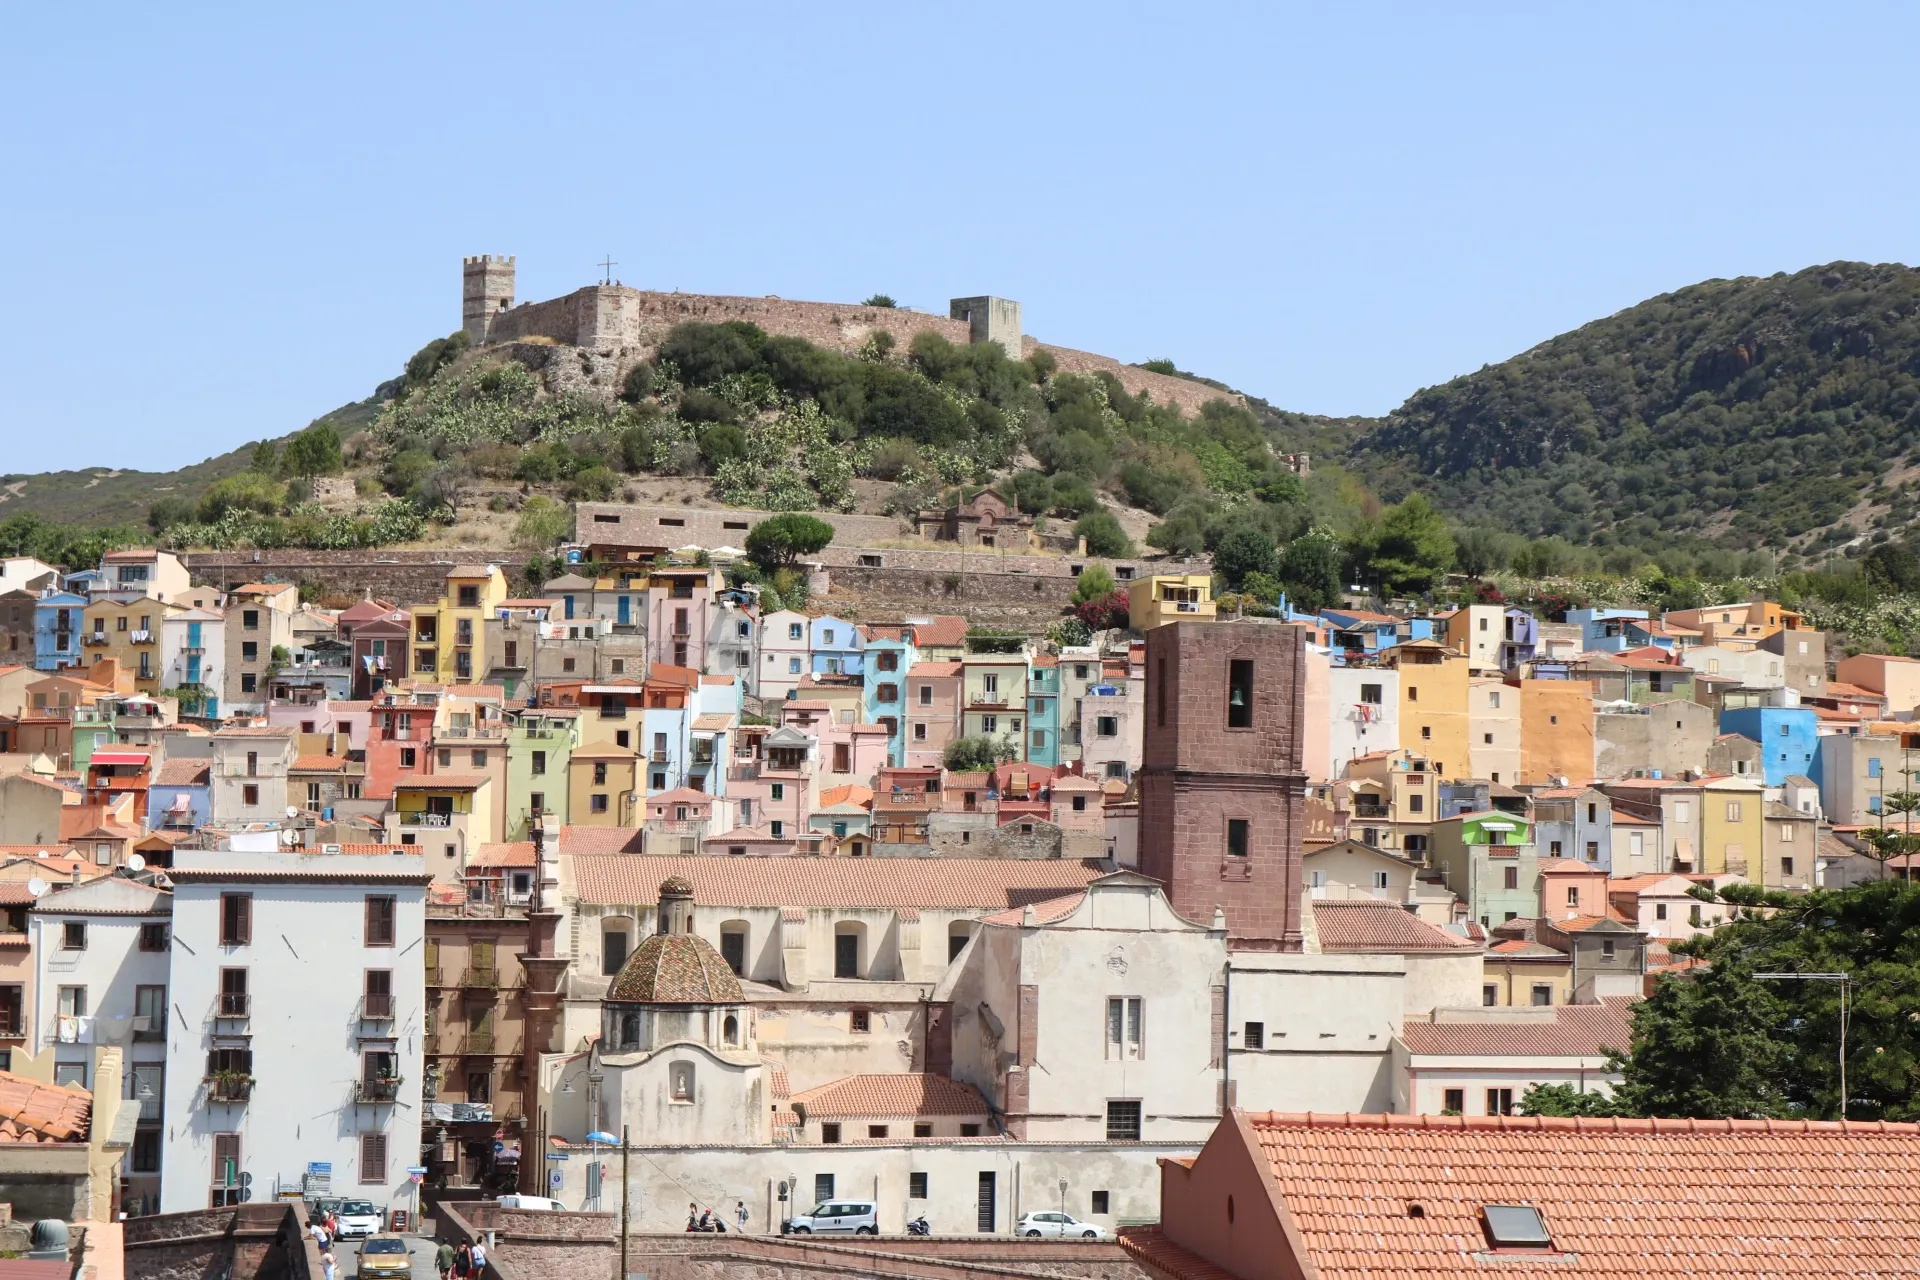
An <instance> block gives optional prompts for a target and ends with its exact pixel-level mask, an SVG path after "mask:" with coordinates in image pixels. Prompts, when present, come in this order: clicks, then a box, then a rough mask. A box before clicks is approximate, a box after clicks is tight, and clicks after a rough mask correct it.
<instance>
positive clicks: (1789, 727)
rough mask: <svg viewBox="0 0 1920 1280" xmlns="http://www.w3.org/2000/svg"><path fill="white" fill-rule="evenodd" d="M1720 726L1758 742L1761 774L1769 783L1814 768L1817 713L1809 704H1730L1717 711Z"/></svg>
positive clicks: (1775, 784) (1806, 773) (1781, 781)
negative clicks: (1735, 705)
mask: <svg viewBox="0 0 1920 1280" xmlns="http://www.w3.org/2000/svg"><path fill="white" fill-rule="evenodd" d="M1720 729H1721V731H1722V732H1724V733H1737V734H1739V735H1740V736H1741V737H1743V738H1750V739H1752V740H1753V741H1755V742H1757V743H1759V744H1760V766H1761V771H1762V776H1763V777H1764V778H1766V780H1767V785H1768V786H1770V787H1778V786H1781V785H1783V784H1784V783H1785V782H1786V780H1787V779H1788V778H1791V777H1794V776H1796V775H1800V776H1811V775H1812V774H1813V773H1814V772H1815V768H1816V766H1815V764H1814V756H1815V752H1816V751H1817V750H1818V747H1819V738H1820V717H1819V715H1818V714H1817V713H1815V711H1814V710H1813V709H1812V708H1811V707H1741V708H1733V709H1729V710H1726V711H1722V712H1721V713H1720Z"/></svg>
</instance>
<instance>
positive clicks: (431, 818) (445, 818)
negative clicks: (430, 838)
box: [400, 813, 453, 827]
mask: <svg viewBox="0 0 1920 1280" xmlns="http://www.w3.org/2000/svg"><path fill="white" fill-rule="evenodd" d="M400 825H401V826H403V827H450V826H452V825H453V817H452V815H450V814H445V813H403V814H401V815H400Z"/></svg>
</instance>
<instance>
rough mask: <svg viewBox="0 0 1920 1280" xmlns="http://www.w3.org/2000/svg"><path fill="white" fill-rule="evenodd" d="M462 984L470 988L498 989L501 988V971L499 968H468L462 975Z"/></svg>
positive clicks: (479, 989)
mask: <svg viewBox="0 0 1920 1280" xmlns="http://www.w3.org/2000/svg"><path fill="white" fill-rule="evenodd" d="M460 985H461V986H462V987H465V988H467V989H469V990H476V991H497V990H499V989H500V971H499V970H498V969H468V970H467V971H466V972H465V973H463V974H461V975H460Z"/></svg>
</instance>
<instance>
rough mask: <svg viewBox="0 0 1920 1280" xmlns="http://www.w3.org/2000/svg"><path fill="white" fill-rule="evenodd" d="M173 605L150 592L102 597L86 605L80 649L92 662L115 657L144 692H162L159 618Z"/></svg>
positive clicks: (168, 611)
mask: <svg viewBox="0 0 1920 1280" xmlns="http://www.w3.org/2000/svg"><path fill="white" fill-rule="evenodd" d="M173 611H174V606H173V605H170V604H167V603H166V602H164V601H161V600H156V599H154V598H152V597H150V596H141V597H139V598H137V599H133V600H127V601H120V600H114V599H111V598H106V597H103V598H101V599H97V600H95V601H93V602H92V603H91V604H89V605H88V606H87V607H86V610H85V612H84V614H83V619H84V620H83V621H82V622H81V624H80V638H81V651H82V652H83V653H85V654H86V660H87V664H88V665H89V666H91V665H92V664H93V663H96V662H98V661H99V660H100V659H102V658H112V659H113V660H114V661H115V662H118V663H119V664H120V669H121V670H122V671H126V672H130V673H131V674H132V675H133V687H134V688H135V689H137V690H138V691H139V692H141V693H147V694H156V693H159V692H160V681H161V678H162V677H163V676H164V675H165V674H166V673H165V671H164V670H162V668H161V665H160V622H161V619H162V618H164V617H165V616H166V615H167V614H168V613H170V612H173Z"/></svg>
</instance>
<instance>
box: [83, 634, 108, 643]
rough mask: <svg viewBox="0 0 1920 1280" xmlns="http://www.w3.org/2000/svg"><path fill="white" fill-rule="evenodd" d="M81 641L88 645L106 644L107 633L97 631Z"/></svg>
mask: <svg viewBox="0 0 1920 1280" xmlns="http://www.w3.org/2000/svg"><path fill="white" fill-rule="evenodd" d="M80 643H82V644H86V645H104V644H106V643H107V633H106V632H104V631H95V632H94V633H92V634H91V635H89V636H87V637H86V638H85V639H83V640H82V641H81V642H80Z"/></svg>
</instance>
